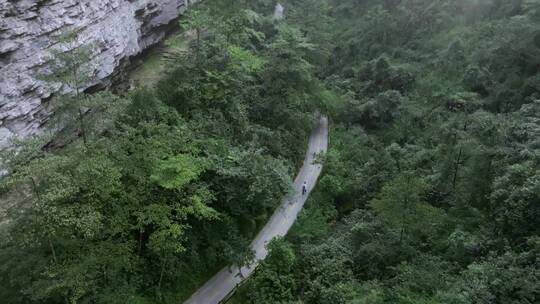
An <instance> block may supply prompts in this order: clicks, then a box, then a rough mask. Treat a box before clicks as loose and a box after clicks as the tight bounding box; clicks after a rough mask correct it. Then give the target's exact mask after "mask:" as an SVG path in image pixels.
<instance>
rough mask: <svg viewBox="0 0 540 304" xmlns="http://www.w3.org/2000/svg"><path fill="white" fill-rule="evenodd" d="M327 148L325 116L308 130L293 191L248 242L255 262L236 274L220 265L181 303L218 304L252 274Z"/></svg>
mask: <svg viewBox="0 0 540 304" xmlns="http://www.w3.org/2000/svg"><path fill="white" fill-rule="evenodd" d="M327 147H328V119H327V118H326V117H321V118H320V119H319V122H318V124H317V126H316V127H315V128H314V129H313V131H312V132H311V136H310V138H309V147H308V150H307V152H306V157H305V159H304V164H303V165H302V168H301V169H300V172H299V173H298V176H297V177H296V179H295V181H294V189H295V191H294V193H293V194H291V195H288V196H286V197H285V198H284V199H283V200H282V202H281V205H280V207H279V208H278V209H277V210H276V211H275V212H274V214H273V215H272V217H271V218H270V220H269V221H268V223H266V225H265V226H264V227H263V229H262V230H261V231H260V232H259V234H258V235H257V237H255V239H254V240H253V242H251V248H252V249H253V251H254V252H255V262H254V263H253V264H252V265H250V266H249V267H247V266H246V267H243V268H242V269H241V272H242V275H240V273H239V272H238V270H237V268H234V269H235V270H234V271H233V272H230V271H229V268H228V267H225V268H223V269H222V270H221V271H220V272H218V273H217V274H216V275H214V276H213V277H212V278H211V279H210V280H209V281H208V282H206V284H204V285H203V286H202V287H201V288H199V290H197V292H195V293H194V294H193V295H192V296H191V298H189V300H187V301H186V302H184V304H218V303H220V302H221V301H222V300H223V299H225V298H227V296H228V295H230V294H231V293H232V292H234V290H235V288H236V286H237V285H238V284H240V283H241V282H242V281H243V280H244V279H245V278H247V277H248V276H249V275H250V274H252V273H253V271H254V270H255V268H256V267H257V265H258V264H259V261H261V260H264V258H266V255H267V254H268V251H267V250H266V244H268V242H270V241H271V240H272V239H273V238H275V237H278V236H284V235H285V234H287V232H288V231H289V229H290V228H291V226H292V225H293V224H294V221H295V220H296V217H297V216H298V213H300V210H302V207H303V206H304V203H305V202H306V200H307V198H308V195H309V192H311V190H312V189H313V187H314V185H315V184H316V183H317V179H318V178H319V175H320V173H321V170H322V165H321V164H316V163H314V160H315V159H314V157H315V154H317V153H320V152H326V149H327ZM304 181H306V182H307V188H308V194H307V195H302V193H301V189H302V184H303V183H304Z"/></svg>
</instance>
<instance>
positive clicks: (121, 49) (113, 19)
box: [0, 0, 195, 147]
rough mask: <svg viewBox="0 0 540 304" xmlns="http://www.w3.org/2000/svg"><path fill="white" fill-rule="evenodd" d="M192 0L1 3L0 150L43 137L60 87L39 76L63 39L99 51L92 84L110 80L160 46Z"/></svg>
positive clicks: (6, 0) (2, 0) (19, 0)
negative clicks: (73, 35) (15, 140)
mask: <svg viewBox="0 0 540 304" xmlns="http://www.w3.org/2000/svg"><path fill="white" fill-rule="evenodd" d="M190 2H191V3H193V2H195V1H193V0H192V1H189V0H0V147H3V146H6V145H8V144H9V139H10V138H11V137H13V136H15V135H16V136H21V137H24V136H28V135H31V134H35V133H36V132H39V129H40V127H41V126H42V125H43V124H44V123H45V122H46V120H47V117H48V111H47V100H48V98H50V96H51V95H52V94H53V93H54V92H57V91H59V90H62V89H65V88H62V87H61V86H60V85H54V84H48V83H45V82H43V81H40V80H37V79H36V77H35V75H36V71H37V70H39V69H40V68H41V67H42V66H43V64H44V63H45V62H46V61H47V59H48V58H50V52H49V51H50V50H51V47H54V45H55V43H56V41H57V39H58V36H59V35H60V34H62V33H64V32H65V31H66V30H70V31H72V30H73V31H77V32H79V35H78V41H77V42H76V44H79V45H81V44H88V43H92V44H93V45H96V46H97V50H96V53H95V57H93V59H92V68H93V69H94V71H93V75H92V76H93V77H92V78H93V80H92V82H89V83H87V84H85V87H91V86H94V85H96V84H98V83H100V82H102V81H103V80H105V79H108V78H109V77H110V76H111V75H112V74H113V72H114V71H115V69H116V68H117V67H118V66H119V65H120V64H121V62H122V61H123V60H124V59H126V58H129V57H131V56H134V55H137V54H139V53H141V52H142V51H143V50H144V49H145V48H147V47H149V46H151V45H153V44H155V43H157V42H159V41H160V40H161V39H162V38H163V36H164V34H165V30H166V25H167V24H169V23H170V22H171V21H173V20H175V19H176V18H177V17H178V15H179V14H180V13H182V12H183V11H184V10H185V9H186V8H187V6H188V4H189V3H190Z"/></svg>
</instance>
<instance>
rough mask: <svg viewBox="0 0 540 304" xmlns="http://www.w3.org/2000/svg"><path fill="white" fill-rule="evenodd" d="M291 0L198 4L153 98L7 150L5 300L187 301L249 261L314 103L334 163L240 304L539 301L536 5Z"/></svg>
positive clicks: (76, 99)
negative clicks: (226, 269) (278, 15)
mask: <svg viewBox="0 0 540 304" xmlns="http://www.w3.org/2000/svg"><path fill="white" fill-rule="evenodd" d="M281 3H282V4H283V6H284V7H285V19H284V20H276V19H275V18H273V17H272V14H273V11H274V7H275V4H276V2H275V1H263V0H258V1H231V0H219V1H218V0H216V1H204V2H201V3H200V4H198V5H197V6H196V8H194V10H190V11H189V13H188V15H187V16H186V18H185V20H184V21H183V23H182V26H183V27H184V29H185V30H189V31H190V32H192V33H194V34H195V35H194V39H193V40H192V41H191V42H190V46H189V52H182V53H181V54H176V56H175V58H174V59H172V60H170V63H169V64H168V68H167V69H165V71H164V72H163V75H162V76H163V77H162V79H161V80H160V81H158V82H157V83H155V84H153V85H152V86H151V87H144V88H138V89H136V90H134V91H133V92H131V93H130V94H129V95H128V96H126V97H119V96H115V95H112V94H111V93H109V92H102V93H99V94H93V95H89V94H85V93H84V92H79V91H78V90H75V91H74V94H69V95H67V96H62V97H58V98H57V99H56V100H54V101H52V103H53V105H55V107H54V108H55V109H56V112H57V117H67V118H69V119H58V120H54V121H51V125H50V126H51V132H50V134H47V136H45V137H43V138H36V139H32V140H29V141H27V142H23V143H21V144H20V145H19V146H18V147H17V149H16V150H11V153H10V152H9V151H8V152H6V153H4V154H2V155H1V156H0V157H1V158H2V160H3V161H4V162H5V163H6V165H7V175H5V176H3V178H2V179H0V194H1V195H2V196H1V199H10V198H13V197H18V198H21V200H22V202H21V203H20V204H18V207H17V208H11V209H10V212H9V214H8V217H9V219H10V220H9V222H7V223H6V224H4V225H3V226H2V230H1V231H2V234H3V235H2V236H1V238H2V242H1V243H0V299H2V300H3V301H5V302H6V303H14V304H17V303H46V304H47V303H51V304H52V303H141V304H146V303H148V304H149V303H181V302H182V301H183V300H185V299H187V298H188V297H189V296H190V295H191V293H192V292H193V291H195V290H196V289H197V288H198V287H199V286H200V285H202V283H203V282H204V281H205V280H206V279H208V278H209V277H210V276H211V275H212V274H214V273H215V272H216V271H217V270H218V269H220V268H221V267H223V266H225V265H231V264H244V263H247V262H249V260H250V258H251V257H252V253H251V252H250V251H249V250H247V248H248V244H249V241H250V240H251V238H252V237H253V235H254V234H255V233H256V232H257V230H258V228H259V227H261V226H262V225H263V224H264V223H265V221H266V219H267V217H268V216H269V215H270V214H271V212H272V211H273V210H274V208H275V207H276V206H277V204H278V203H279V200H280V198H281V197H282V196H283V195H284V194H285V193H286V192H287V191H290V185H291V177H292V176H293V175H294V173H295V171H296V170H297V167H298V165H299V163H300V161H301V160H302V156H303V155H304V152H305V151H304V150H305V147H306V139H307V137H308V134H309V130H310V129H311V127H312V121H313V118H314V113H316V112H317V111H318V112H322V113H326V114H328V115H329V117H331V120H332V128H331V134H330V149H329V151H328V153H327V154H326V155H322V156H321V161H323V162H324V172H323V174H322V176H321V178H320V180H319V183H318V185H317V187H316V188H315V191H314V192H313V193H312V195H311V197H310V200H309V202H308V203H307V205H306V209H305V210H304V211H303V212H302V214H301V215H300V218H299V220H298V221H297V223H296V224H295V226H294V227H293V229H292V230H291V232H290V234H289V235H288V236H287V237H286V238H284V239H279V240H275V241H274V242H272V243H271V244H270V245H269V249H270V254H269V256H268V258H267V259H266V260H265V261H263V262H262V263H261V265H260V266H259V268H258V269H257V271H256V273H255V274H254V275H253V276H252V277H251V278H249V279H248V280H247V281H246V283H245V284H244V285H243V286H242V287H241V288H240V290H239V292H238V293H237V294H236V295H235V297H234V298H233V299H232V300H231V303H235V304H275V303H287V304H292V303H295V304H300V303H302V304H379V303H381V304H382V303H398V304H436V303H437V304H438V303H440V304H442V303H444V304H473V303H474V304H477V303H478V304H494V303H500V304H508V303H511V304H533V303H538V302H539V301H540V169H539V168H540V70H539V67H540V1H538V0H505V1H502V0H476V1H471V0H435V1H434V0H384V1H381V0H287V1H282V2H281ZM77 56H78V55H77V53H76V52H75V53H74V54H73V56H72V57H70V56H63V57H59V58H57V59H58V60H64V62H65V65H66V64H71V62H73V61H74V60H75V59H76V58H77ZM61 66H63V65H60V67H61ZM75 67H76V70H79V69H80V70H84V66H83V65H79V64H75ZM71 70H73V69H71ZM66 77H68V78H66V79H65V80H64V81H63V82H64V83H65V84H66V85H70V86H71V87H72V88H73V89H76V86H77V84H76V83H77V81H75V80H74V79H73V77H78V75H71V76H70V75H67V76H66ZM75 93H76V94H75ZM45 143H48V144H45ZM15 152H16V153H15Z"/></svg>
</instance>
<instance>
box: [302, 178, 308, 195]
mask: <svg viewBox="0 0 540 304" xmlns="http://www.w3.org/2000/svg"><path fill="white" fill-rule="evenodd" d="M306 193H307V182H306V181H304V184H302V195H306Z"/></svg>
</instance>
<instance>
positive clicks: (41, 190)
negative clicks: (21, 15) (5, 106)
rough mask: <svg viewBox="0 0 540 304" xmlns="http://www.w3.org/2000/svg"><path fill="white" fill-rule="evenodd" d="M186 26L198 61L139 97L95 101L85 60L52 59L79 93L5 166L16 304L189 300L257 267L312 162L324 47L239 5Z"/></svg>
mask: <svg viewBox="0 0 540 304" xmlns="http://www.w3.org/2000/svg"><path fill="white" fill-rule="evenodd" d="M224 2H227V1H224ZM229 2H230V1H229ZM224 6H226V8H225V7H224ZM181 26H183V27H184V28H185V29H186V30H193V31H196V33H197V39H195V40H194V41H193V43H192V50H191V51H190V52H189V54H185V55H182V56H175V57H174V58H172V59H171V61H170V64H169V65H170V66H171V68H170V71H169V72H168V73H167V74H166V75H165V76H164V79H163V80H162V81H161V82H160V83H159V84H158V85H157V86H156V87H155V88H139V89H137V90H135V91H133V92H131V93H130V94H129V96H125V97H119V96H114V95H112V94H111V93H108V92H103V93H99V94H93V95H91V94H86V93H84V92H83V91H82V90H81V89H80V88H79V86H80V85H81V83H82V81H80V77H82V76H81V75H84V71H85V68H86V67H85V62H86V61H87V60H84V53H85V52H82V51H81V49H78V50H75V51H73V52H71V53H62V54H61V55H58V56H57V57H56V58H55V60H54V61H52V62H51V71H52V74H51V75H48V76H49V77H48V78H49V79H55V80H57V81H58V80H61V81H62V82H63V83H64V84H65V85H66V86H69V87H71V88H72V89H73V94H70V95H67V96H61V97H58V98H56V99H55V100H53V101H52V104H53V109H54V110H55V112H56V116H55V118H56V119H54V120H53V121H51V122H50V124H49V125H50V126H51V132H50V133H51V134H48V135H46V136H43V137H42V138H37V139H33V140H31V141H29V142H24V143H21V144H20V145H19V146H18V147H17V148H16V149H12V150H10V151H5V153H4V155H2V159H3V161H4V168H5V169H7V174H6V175H5V176H4V177H3V178H2V180H1V182H2V183H1V194H2V200H6V201H7V200H15V201H17V202H18V204H17V206H16V207H15V208H13V210H11V213H10V214H9V223H7V224H6V223H4V225H3V226H2V242H1V246H0V299H2V300H1V301H2V302H3V303H13V304H15V303H180V302H181V301H182V300H183V299H186V298H187V297H188V296H189V295H190V294H191V292H193V291H194V290H195V289H196V288H197V287H198V286H199V284H201V282H203V281H204V280H205V279H207V278H208V277H209V275H211V274H213V273H214V272H215V271H216V270H217V269H219V268H221V267H223V266H225V265H229V264H244V263H247V262H249V261H250V259H251V258H252V253H251V252H250V251H249V250H248V244H249V241H250V239H251V238H252V237H253V235H254V234H255V233H256V232H257V229H258V228H259V227H261V224H263V223H264V222H265V221H266V219H267V217H268V216H269V214H271V212H273V210H274V208H275V207H276V206H277V204H278V203H279V201H280V198H281V197H282V196H283V195H284V194H285V193H286V192H287V191H290V189H291V185H292V183H291V177H292V176H293V174H294V172H295V171H296V168H297V166H298V164H299V161H300V160H301V159H302V158H303V157H302V156H303V154H304V149H305V144H306V142H307V137H308V136H307V135H308V132H309V131H310V129H311V125H312V123H311V122H312V119H313V117H314V112H315V108H314V105H315V104H316V103H317V102H316V101H317V98H314V96H316V95H317V92H318V91H319V90H320V89H319V84H318V80H317V78H316V77H313V71H314V68H313V66H312V65H311V64H310V63H309V62H308V61H307V60H306V59H305V58H307V57H308V56H309V53H310V52H311V45H310V44H308V43H307V42H306V38H305V37H303V35H302V34H301V32H300V31H299V30H297V29H295V28H293V27H289V26H287V25H286V24H284V23H281V22H278V21H277V20H273V19H272V17H271V15H270V16H268V17H265V16H264V15H260V14H258V13H256V12H254V11H251V10H249V9H248V8H247V7H246V6H244V5H240V4H234V3H233V4H231V3H222V2H218V3H209V4H208V5H206V6H203V5H199V6H197V7H196V8H194V9H193V10H190V12H189V14H188V15H187V16H186V17H185V18H184V19H183V20H182V23H181ZM84 49H88V50H90V52H87V53H89V54H91V47H88V48H86V47H85V48H84ZM45 143H46V144H45Z"/></svg>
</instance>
